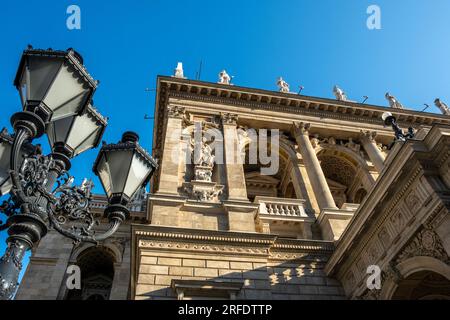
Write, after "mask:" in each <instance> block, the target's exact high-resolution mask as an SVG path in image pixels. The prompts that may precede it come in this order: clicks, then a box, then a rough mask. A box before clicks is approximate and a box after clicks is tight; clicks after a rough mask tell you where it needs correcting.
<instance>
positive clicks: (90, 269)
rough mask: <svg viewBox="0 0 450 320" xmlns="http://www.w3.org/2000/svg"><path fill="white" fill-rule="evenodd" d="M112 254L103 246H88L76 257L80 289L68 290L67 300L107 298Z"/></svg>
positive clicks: (112, 259)
mask: <svg viewBox="0 0 450 320" xmlns="http://www.w3.org/2000/svg"><path fill="white" fill-rule="evenodd" d="M114 262H115V259H114V254H113V253H112V252H111V251H110V250H108V249H107V248H105V247H90V248H88V249H86V250H84V251H83V252H82V253H80V255H79V256H78V258H77V263H76V264H77V265H78V266H79V267H80V271H81V290H70V291H69V293H68V294H67V300H108V299H109V294H110V292H111V287H112V282H113V278H114Z"/></svg>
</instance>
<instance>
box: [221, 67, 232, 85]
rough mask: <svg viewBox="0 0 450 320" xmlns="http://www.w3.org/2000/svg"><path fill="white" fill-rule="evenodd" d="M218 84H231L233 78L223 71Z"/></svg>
mask: <svg viewBox="0 0 450 320" xmlns="http://www.w3.org/2000/svg"><path fill="white" fill-rule="evenodd" d="M218 83H221V84H231V77H230V75H229V74H228V73H227V72H226V71H225V70H222V71H220V72H219V81H218Z"/></svg>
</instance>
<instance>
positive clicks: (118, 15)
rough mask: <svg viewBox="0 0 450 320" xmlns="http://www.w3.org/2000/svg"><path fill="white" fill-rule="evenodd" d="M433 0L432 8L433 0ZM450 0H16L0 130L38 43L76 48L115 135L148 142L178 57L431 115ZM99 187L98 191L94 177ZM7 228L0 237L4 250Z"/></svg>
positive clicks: (243, 77)
mask: <svg viewBox="0 0 450 320" xmlns="http://www.w3.org/2000/svg"><path fill="white" fill-rule="evenodd" d="M430 3H432V5H430ZM72 4H75V5H78V6H79V7H80V9H81V30H68V29H67V27H66V19H67V18H68V16H69V15H68V14H67V13H66V9H67V7H68V6H69V5H72ZM372 4H375V5H378V6H379V7H380V9H381V27H382V28H381V30H369V29H368V28H367V27H366V20H367V18H368V14H367V13H366V10H367V7H368V6H369V5H372ZM449 13H450V1H448V0H433V1H432V2H431V1H425V0H396V1H388V0H371V1H365V0H346V1H338V0H316V1H313V0H293V1H275V0H271V1H262V0H247V1H242V0H241V1H236V0H228V1H211V0H209V1H194V0H193V1H162V0H147V1H133V0H128V1H80V0H73V1H64V0H58V1H44V0H40V1H37V0H36V1H20V2H13V1H8V2H6V1H5V2H4V3H1V4H0V35H1V40H2V49H1V50H0V101H1V102H2V110H3V111H2V115H3V117H1V118H0V127H3V126H6V127H7V128H8V129H11V128H10V125H9V117H10V115H12V114H13V113H14V112H16V111H18V110H19V95H18V93H17V92H16V89H15V88H14V87H13V86H12V82H13V78H14V75H15V72H16V68H17V64H18V61H19V59H20V55H21V52H22V50H23V49H25V47H26V45H27V44H32V45H33V46H34V47H35V48H49V47H51V48H53V49H67V48H69V47H73V48H75V49H76V50H77V51H79V52H80V53H81V54H82V55H83V57H84V61H85V65H86V67H87V68H88V70H89V72H90V73H91V74H92V75H93V76H94V78H95V79H99V80H100V81H101V84H100V86H99V88H98V89H97V92H96V94H95V97H94V102H95V105H96V106H97V108H98V109H99V110H100V112H101V113H102V114H103V115H105V116H108V117H109V118H110V120H109V125H108V128H107V130H106V132H105V135H104V137H103V139H104V140H106V141H108V142H115V141H117V140H119V139H120V136H121V133H122V132H123V131H126V130H134V131H136V132H138V133H139V134H140V136H141V144H142V145H143V146H144V147H145V148H146V149H148V150H151V141H152V132H153V123H152V121H151V120H144V114H149V115H152V114H153V112H154V100H155V95H154V92H152V91H150V92H146V91H145V89H146V88H150V89H153V88H155V82H156V76H157V75H159V74H161V75H170V74H172V72H173V69H174V68H175V66H176V63H177V61H182V62H183V64H184V70H185V75H186V76H187V77H189V78H195V74H196V72H197V70H198V67H199V63H200V61H202V62H203V67H202V74H201V80H204V81H212V82H215V81H217V73H218V72H219V71H220V70H222V69H223V68H225V69H226V70H227V71H228V73H229V74H230V75H233V76H235V78H234V83H236V84H238V85H242V86H248V87H255V88H262V89H267V90H276V86H275V81H276V78H277V77H278V76H283V78H284V79H285V80H286V81H287V82H288V83H289V84H290V85H291V88H292V90H295V89H296V88H298V86H299V85H302V86H304V90H303V93H304V94H305V95H311V96H319V97H329V98H332V97H333V95H332V87H333V85H334V84H338V85H339V86H340V87H342V88H343V89H344V90H345V91H346V93H347V94H348V96H349V98H350V99H352V100H357V101H361V100H362V96H364V95H367V96H369V100H368V103H371V104H378V105H386V104H387V102H386V100H385V99H384V93H385V92H386V91H390V92H391V93H392V94H393V95H395V96H396V97H397V98H398V99H399V100H400V101H401V102H402V103H403V104H404V105H405V106H407V107H408V108H411V109H415V110H422V109H423V104H424V103H428V104H429V105H430V106H431V108H430V109H429V111H430V112H439V110H437V108H436V107H434V105H433V101H434V99H435V98H436V97H440V98H441V99H442V100H443V101H446V102H450V92H449V89H450V59H449V57H448V53H449V52H450V41H449V36H450V19H449V18H448V17H449ZM97 151H98V150H91V151H88V152H86V153H84V154H82V155H80V156H79V157H77V158H76V159H74V161H73V169H72V171H71V172H72V174H73V175H74V176H76V177H77V180H76V181H77V182H78V183H79V182H80V180H81V179H82V178H83V177H85V176H86V177H93V174H92V171H91V165H92V163H93V160H94V159H95V156H96V155H97ZM94 182H96V189H95V190H96V191H97V192H101V191H102V190H101V186H100V183H99V182H98V180H94ZM4 238H5V234H4V233H2V234H1V235H0V243H1V245H0V249H1V250H2V251H3V249H4V241H3V239H4Z"/></svg>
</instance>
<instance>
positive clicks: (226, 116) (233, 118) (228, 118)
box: [222, 113, 239, 125]
mask: <svg viewBox="0 0 450 320" xmlns="http://www.w3.org/2000/svg"><path fill="white" fill-rule="evenodd" d="M238 118H239V116H238V115H237V114H234V113H222V123H223V124H231V125H236V124H237V121H238Z"/></svg>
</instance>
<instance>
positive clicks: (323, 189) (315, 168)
mask: <svg viewBox="0 0 450 320" xmlns="http://www.w3.org/2000/svg"><path fill="white" fill-rule="evenodd" d="M309 127H310V124H309V123H303V122H294V134H295V140H296V141H297V144H298V146H299V149H300V154H301V155H302V158H303V162H304V163H305V167H306V170H307V172H308V177H309V180H310V182H311V186H312V188H313V191H314V194H315V196H316V199H317V202H318V204H319V207H320V209H321V210H323V209H330V208H331V209H337V207H336V203H335V202H334V199H333V195H332V194H331V191H330V188H329V187H328V183H327V180H326V178H325V175H324V173H323V171H322V167H321V166H320V162H319V159H318V158H317V155H316V152H315V150H314V148H313V146H312V144H311V141H310V140H309Z"/></svg>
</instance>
